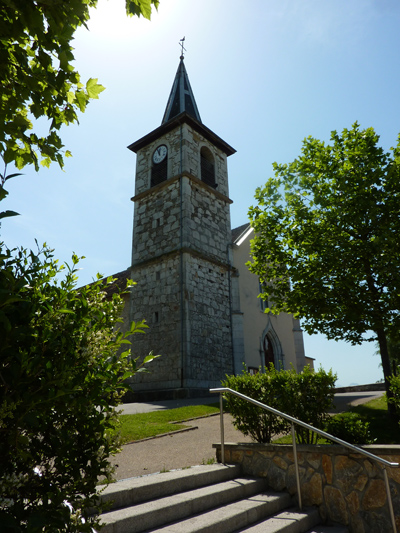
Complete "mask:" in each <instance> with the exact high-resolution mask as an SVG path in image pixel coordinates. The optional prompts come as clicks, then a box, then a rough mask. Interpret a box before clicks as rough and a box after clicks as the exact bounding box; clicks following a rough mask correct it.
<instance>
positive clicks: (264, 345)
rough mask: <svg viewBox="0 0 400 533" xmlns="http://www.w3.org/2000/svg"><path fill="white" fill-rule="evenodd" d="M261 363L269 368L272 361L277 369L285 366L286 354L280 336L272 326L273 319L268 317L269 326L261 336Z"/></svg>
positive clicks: (266, 368)
mask: <svg viewBox="0 0 400 533" xmlns="http://www.w3.org/2000/svg"><path fill="white" fill-rule="evenodd" d="M260 340H261V346H260V348H261V354H260V355H261V364H262V365H263V366H264V368H265V370H268V368H269V367H270V364H271V363H272V364H273V365H274V367H275V368H276V369H277V370H283V369H284V368H285V363H284V355H283V352H282V345H281V343H280V340H279V337H278V335H277V334H276V332H275V330H274V328H273V327H272V324H271V320H270V319H268V323H267V326H266V327H265V329H264V332H263V334H262V336H261V339H260Z"/></svg>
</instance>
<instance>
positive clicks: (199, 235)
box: [128, 56, 235, 397]
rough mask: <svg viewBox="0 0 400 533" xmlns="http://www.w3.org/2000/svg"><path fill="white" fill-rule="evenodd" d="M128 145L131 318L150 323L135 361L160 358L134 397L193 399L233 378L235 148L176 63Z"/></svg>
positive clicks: (136, 345) (139, 380) (138, 340)
mask: <svg viewBox="0 0 400 533" xmlns="http://www.w3.org/2000/svg"><path fill="white" fill-rule="evenodd" d="M128 148H129V149H130V150H131V151H133V152H135V153H136V154H137V159H136V179H135V196H134V197H133V198H132V200H133V201H134V203H135V210H134V221H133V246H132V272H131V276H132V279H133V280H134V281H135V282H136V286H135V287H134V288H133V290H132V300H131V319H132V320H141V319H143V318H145V319H146V322H147V324H148V326H149V329H148V330H147V333H146V334H145V335H141V336H139V335H138V336H136V337H135V338H134V340H133V355H134V356H135V357H136V356H144V355H147V354H148V353H149V352H150V351H151V350H152V351H153V352H154V353H157V354H161V355H162V357H160V358H159V359H157V360H155V362H154V363H152V364H151V365H150V368H149V370H150V372H149V373H145V374H138V375H137V376H136V377H135V380H134V390H135V391H152V392H154V391H164V396H166V395H167V396H168V395H169V396H170V397H171V396H176V395H182V396H184V395H195V394H199V392H200V391H204V390H207V389H208V388H209V387H214V386H219V385H220V381H221V379H223V378H224V377H225V374H227V373H228V374H229V373H232V372H233V347H232V320H231V284H230V277H231V265H232V260H231V259H232V258H231V247H230V244H231V224H230V204H231V203H232V202H231V200H230V199H229V190H228V171H227V158H228V156H230V155H232V154H233V153H235V150H234V149H233V148H232V147H231V146H229V145H228V144H227V143H226V142H225V141H223V140H222V139H221V138H220V137H218V136H217V135H216V134H215V133H214V132H212V131H211V130H210V129H209V128H207V127H206V126H205V125H204V124H203V123H202V121H201V118H200V114H199V111H198V109H197V105H196V102H195V99H194V95H193V92H192V89H191V86H190V83H189V78H188V75H187V72H186V68H185V65H184V58H183V56H181V58H180V63H179V66H178V70H177V72H176V75H175V79H174V83H173V86H172V90H171V93H170V95H169V99H168V103H167V106H166V109H165V113H164V117H163V119H162V123H161V126H159V127H158V128H156V129H155V130H153V131H152V132H151V133H149V134H147V135H145V136H144V137H142V138H141V139H139V140H138V141H136V142H134V143H132V144H131V145H130V146H129V147H128ZM167 391H170V393H169V394H165V393H167ZM172 391H173V392H172Z"/></svg>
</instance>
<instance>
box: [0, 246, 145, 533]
mask: <svg viewBox="0 0 400 533" xmlns="http://www.w3.org/2000/svg"><path fill="white" fill-rule="evenodd" d="M77 264H78V258H77V257H76V256H75V255H74V256H73V267H72V268H69V267H67V270H66V274H65V276H64V277H63V278H61V279H60V275H61V273H60V271H61V270H62V269H63V268H62V267H60V266H59V265H58V264H57V261H55V260H54V259H53V255H52V252H51V251H50V250H49V249H47V248H45V249H44V250H43V251H42V252H40V253H38V254H34V253H33V252H30V253H28V252H26V251H19V252H11V251H9V250H8V249H7V248H6V247H4V246H2V245H1V243H0V339H1V342H0V471H1V479H0V524H1V530H2V531H5V532H13V533H20V532H25V531H26V532H42V533H46V532H53V531H57V532H67V531H68V532H72V533H76V532H92V527H97V525H98V518H97V516H96V515H92V514H90V509H91V508H93V507H94V505H95V504H96V503H98V502H97V496H96V485H97V483H98V480H99V477H100V476H103V477H105V478H106V479H110V476H111V474H112V471H111V467H110V463H109V461H108V458H109V456H110V455H112V454H115V453H116V452H117V451H118V442H117V441H116V440H115V439H113V438H112V437H111V436H110V433H112V432H110V431H109V430H110V429H113V428H114V427H115V425H116V422H117V412H116V410H115V407H116V406H117V405H118V404H119V403H120V398H121V394H122V392H123V391H124V380H125V379H126V377H128V376H131V375H132V374H133V373H134V372H135V371H136V370H137V369H136V363H135V361H131V360H130V357H129V352H128V351H123V352H122V353H121V348H122V347H124V346H127V347H128V348H129V344H130V342H129V340H128V339H127V335H132V334H134V333H136V332H141V331H143V328H144V327H145V325H144V324H143V323H138V324H132V326H131V328H130V330H129V331H128V332H127V334H126V335H125V334H122V333H121V332H119V331H118V322H119V321H120V319H119V317H120V311H121V304H122V299H121V297H120V295H119V294H114V295H113V296H112V298H111V299H107V298H106V295H105V292H104V282H103V281H101V280H100V279H98V281H96V282H95V283H93V284H92V285H90V286H86V287H83V288H81V289H79V290H77V289H76V282H77V277H76V271H77ZM64 271H65V269H64ZM107 282H108V283H110V282H112V280H111V279H109V280H107ZM151 358H152V357H151V356H150V357H149V358H147V360H150V359H151Z"/></svg>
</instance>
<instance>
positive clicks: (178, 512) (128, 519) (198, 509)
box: [102, 478, 265, 533]
mask: <svg viewBox="0 0 400 533" xmlns="http://www.w3.org/2000/svg"><path fill="white" fill-rule="evenodd" d="M264 488H265V480H263V479H251V478H236V479H234V480H228V481H223V482H220V483H214V484H212V485H207V486H204V487H199V488H196V489H193V490H188V491H185V492H180V493H178V494H170V495H168V496H164V497H162V498H158V499H152V500H151V501H145V502H143V503H139V504H136V505H131V506H129V507H124V508H121V509H115V510H113V511H110V512H107V513H105V514H103V515H102V522H103V523H104V524H105V526H104V528H103V529H102V531H103V532H104V533H139V532H142V531H146V530H150V529H153V528H156V527H159V526H162V525H164V524H167V523H169V522H174V521H176V520H183V519H185V518H187V517H189V516H191V515H195V514H198V513H202V512H204V511H206V510H208V509H212V508H213V507H217V506H223V505H226V504H228V503H230V502H233V501H236V500H240V499H243V498H247V497H249V496H253V495H254V494H257V493H258V492H260V491H262V490H263V489H264Z"/></svg>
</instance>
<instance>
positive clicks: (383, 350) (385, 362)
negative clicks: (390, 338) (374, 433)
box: [376, 329, 398, 420]
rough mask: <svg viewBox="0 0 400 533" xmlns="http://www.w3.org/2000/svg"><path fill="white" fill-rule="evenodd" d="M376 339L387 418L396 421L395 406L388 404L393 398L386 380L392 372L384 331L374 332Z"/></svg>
mask: <svg viewBox="0 0 400 533" xmlns="http://www.w3.org/2000/svg"><path fill="white" fill-rule="evenodd" d="M376 334H377V337H378V343H379V351H380V354H381V361H382V369H383V376H384V378H385V388H386V396H387V399H388V411H389V416H390V418H392V419H393V420H397V419H398V414H397V412H396V406H395V405H394V404H393V403H392V402H390V401H389V400H390V398H392V397H393V395H392V393H391V391H390V385H389V381H388V378H389V376H391V375H392V371H391V368H390V359H389V350H388V343H387V338H386V333H385V331H384V329H378V330H377V331H376Z"/></svg>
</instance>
